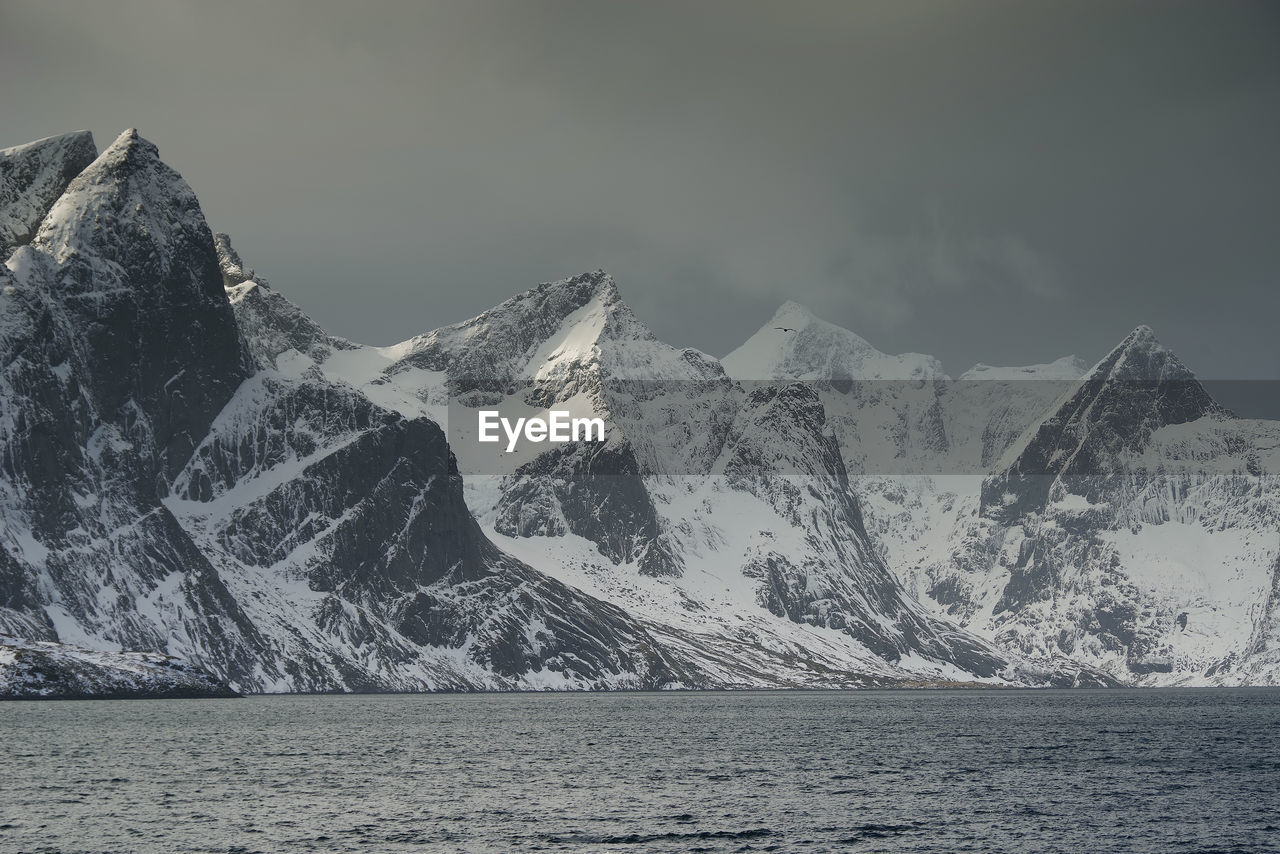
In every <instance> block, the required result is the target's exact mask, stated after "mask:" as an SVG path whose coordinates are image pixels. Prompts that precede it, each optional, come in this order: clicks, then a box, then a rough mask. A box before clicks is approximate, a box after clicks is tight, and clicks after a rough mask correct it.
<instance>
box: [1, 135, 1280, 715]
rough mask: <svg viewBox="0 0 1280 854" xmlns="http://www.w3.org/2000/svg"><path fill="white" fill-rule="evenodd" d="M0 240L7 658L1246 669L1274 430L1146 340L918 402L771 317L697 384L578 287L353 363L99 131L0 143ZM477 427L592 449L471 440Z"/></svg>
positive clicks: (1272, 523)
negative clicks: (567, 438)
mask: <svg viewBox="0 0 1280 854" xmlns="http://www.w3.org/2000/svg"><path fill="white" fill-rule="evenodd" d="M0 256H3V257H4V258H5V263H4V265H3V266H0V366H2V369H0V407H2V408H0V635H5V636H8V638H9V641H8V642H9V643H10V644H11V645H12V646H14V647H15V648H18V647H21V648H24V649H34V648H36V647H35V646H33V645H38V646H39V649H41V650H46V651H47V650H52V649H57V648H58V645H62V646H64V647H65V648H66V649H67V650H73V649H75V650H80V651H81V652H80V653H76V654H87V653H84V651H85V650H89V651H97V652H98V653H101V654H102V655H103V656H109V655H115V654H119V653H121V652H122V651H144V652H147V653H162V654H164V655H169V656H175V657H177V658H179V659H182V660H183V661H185V662H188V663H189V664H190V665H191V666H192V667H195V668H199V669H202V670H204V671H207V672H208V673H210V674H212V675H213V676H214V677H216V679H218V680H221V681H222V682H225V683H226V684H227V685H229V686H231V688H233V689H235V690H238V691H242V692H264V691H266V692H272V691H375V690H377V691H422V690H480V689H483V690H514V689H659V688H739V687H863V686H908V685H943V684H956V683H963V684H972V683H986V684H999V685H1034V686H1039V685H1059V686H1073V685H1120V684H1137V685H1166V684H1230V685H1237V684H1277V683H1280V657H1278V655H1277V644H1278V643H1280V613H1278V612H1280V525H1278V524H1277V523H1278V521H1280V520H1278V510H1280V488H1278V487H1280V479H1277V476H1276V472H1278V471H1280V424H1277V423H1276V422H1268V421H1258V420H1252V419H1242V418H1238V417H1236V416H1235V415H1233V414H1232V413H1231V412H1229V411H1227V410H1226V409H1225V408H1223V407H1222V406H1220V405H1218V404H1217V403H1216V402H1215V401H1214V400H1213V399H1212V397H1211V396H1210V395H1209V393H1208V392H1207V391H1206V390H1205V388H1204V387H1203V386H1202V385H1201V384H1200V382H1199V381H1198V380H1197V379H1196V378H1195V376H1194V374H1192V372H1191V371H1190V370H1189V369H1188V368H1187V367H1186V366H1184V365H1183V364H1182V363H1181V362H1180V361H1179V360H1178V359H1177V357H1176V356H1175V355H1174V354H1173V353H1171V352H1170V351H1169V350H1168V349H1166V348H1165V347H1163V346H1162V345H1161V344H1160V343H1159V341H1158V340H1157V339H1156V337H1155V335H1154V334H1153V333H1152V332H1151V330H1149V329H1147V328H1146V327H1140V328H1138V329H1137V330H1135V331H1134V332H1133V333H1132V334H1131V335H1129V336H1128V337H1127V338H1126V339H1125V340H1124V341H1122V342H1121V343H1120V344H1119V345H1118V346H1117V347H1116V348H1115V349H1114V350H1113V351H1112V352H1111V353H1109V354H1108V355H1107V356H1106V357H1105V358H1103V359H1102V360H1101V361H1100V362H1098V363H1097V364H1096V365H1092V366H1090V365H1088V364H1086V363H1083V362H1081V361H1080V360H1078V359H1075V358H1073V357H1067V358H1064V359H1060V360H1058V361H1056V362H1053V363H1051V364H1047V365H1033V366H1025V367H1013V368H1001V367H991V366H985V365H980V366H977V367H975V368H974V369H972V370H971V371H968V372H966V373H965V374H963V375H961V376H960V377H959V378H958V379H954V380H953V379H952V378H950V377H948V376H947V375H946V374H945V373H944V372H943V370H942V366H941V365H940V363H939V362H938V361H937V360H936V359H934V358H932V357H930V356H925V355H920V354H904V355H888V354H885V353H881V352H880V351H878V350H876V349H875V348H874V347H872V346H871V345H870V344H869V343H868V342H867V341H865V340H864V339H862V338H860V337H859V336H858V335H856V334H854V333H852V332H850V331H848V330H845V329H842V328H840V327H838V326H835V325H833V324H830V323H828V322H826V321H823V320H821V319H818V318H816V317H814V316H813V315H812V314H811V313H809V312H808V311H806V310H805V309H804V308H803V307H802V306H799V305H797V304H795V303H787V304H785V305H783V306H782V308H780V309H779V311H778V313H777V314H776V315H775V316H774V317H773V318H772V319H771V320H770V321H769V322H768V323H766V324H765V326H764V327H762V329H761V330H760V331H759V332H757V333H756V334H755V335H753V336H752V337H751V338H750V339H749V340H748V341H747V342H745V343H744V344H743V345H742V346H741V347H740V348H738V349H737V350H735V351H734V352H733V353H731V354H729V355H728V356H726V357H725V358H724V359H722V360H717V359H715V358H713V357H711V356H708V355H707V354H705V353H701V352H699V351H697V350H692V349H680V348H675V347H671V346H669V345H667V344H665V343H663V342H662V341H660V340H659V339H658V338H657V337H656V336H654V334H653V333H652V332H651V331H650V330H649V329H648V328H647V327H646V326H645V324H644V323H643V322H642V321H641V320H640V319H639V318H637V317H636V316H635V315H634V314H633V313H632V312H631V310H630V309H629V308H628V307H627V306H626V304H625V303H624V302H623V300H622V297H621V294H620V292H619V289H618V287H617V285H616V284H615V282H614V281H613V279H612V278H611V277H610V276H609V275H608V274H606V273H604V272H602V271H594V272H590V273H586V274H583V275H578V276H574V277H572V278H568V279H564V280H562V281H558V282H552V283H546V284H541V285H538V286H536V287H534V288H532V289H530V290H527V291H524V292H522V293H519V294H517V295H516V296H513V297H512V298H511V299H509V300H507V301H506V302H504V303H502V304H501V305H498V306H495V307H494V308H492V309H490V310H489V311H486V312H484V313H483V314H481V315H479V316H478V317H475V318H473V319H471V320H467V321H464V322H462V323H458V324H454V325H451V326H444V327H441V328H437V329H434V330H431V331H427V332H424V333H423V334H421V335H418V336H415V337H414V338H411V339H409V340H408V341H405V342H402V343H400V344H397V345H393V346H390V347H372V346H365V345H361V344H357V343H354V342H350V341H347V340H344V339H342V338H339V337H336V336H333V335H330V334H329V333H327V332H326V331H325V330H324V329H322V328H321V327H320V326H319V325H318V324H316V323H315V322H314V321H312V320H311V319H310V318H308V317H307V316H306V314H305V313H304V312H303V311H302V310H301V309H299V308H298V306H296V305H295V304H293V303H292V302H290V301H289V300H288V299H287V298H286V297H285V296H284V295H282V294H280V293H279V292H278V291H276V290H275V289H273V288H272V287H271V286H270V285H269V283H268V282H267V281H265V280H264V278H263V277H261V276H259V275H258V274H256V273H255V272H252V271H250V270H249V269H248V268H247V267H246V265H245V264H244V263H243V262H242V261H241V259H240V257H239V256H238V255H237V253H236V251H235V249H234V248H233V246H232V243H231V240H230V238H228V237H227V236H226V235H222V234H214V233H213V232H212V231H211V230H210V228H209V226H208V224H207V223H206V221H205V218H204V215H203V213H202V212H201V210H200V206H199V202H198V201H197V199H196V196H195V194H194V193H193V191H192V190H191V188H190V187H189V186H188V185H187V184H186V182H185V181H184V180H183V179H182V178H181V177H180V176H179V175H178V174H177V173H176V172H174V170H172V169H171V168H170V167H168V166H167V165H165V164H164V163H163V161H161V160H160V157H159V153H158V150H157V149H156V147H155V146H154V145H153V144H151V143H150V142H148V141H146V140H145V139H142V138H141V137H140V136H138V134H137V132H136V131H132V130H130V131H126V132H125V133H124V134H122V135H121V136H120V137H119V138H118V139H117V140H115V142H113V143H112V144H111V145H110V146H109V147H107V148H106V149H105V150H104V151H103V152H102V153H101V154H99V153H98V152H97V149H96V146H95V144H94V142H93V139H92V137H91V136H90V135H89V134H88V133H84V132H81V133H75V134H69V135H66V136H61V137H53V138H50V139H45V140H40V141H37V142H33V143H29V144H27V145H23V146H19V147H17V148H10V149H5V150H3V151H0ZM482 408H485V409H501V410H503V411H509V412H513V413H521V414H524V413H539V412H546V411H547V410H549V409H551V408H555V409H557V410H567V411H570V412H573V413H575V414H584V415H588V414H589V415H591V416H593V417H598V418H600V419H601V420H602V421H603V422H604V423H605V424H606V428H607V429H606V435H605V438H604V440H603V441H601V442H576V443H569V444H563V445H531V446H526V447H524V448H522V449H520V451H519V452H517V453H514V454H509V455H508V454H503V453H501V452H494V451H493V450H492V448H487V447H482V445H481V444H480V443H478V442H477V441H476V435H475V420H474V418H475V413H476V412H478V411H479V410H480V409H482ZM0 639H2V638H0ZM42 654H43V653H42ZM68 654H71V653H70V652H68ZM104 660H105V659H104ZM3 663H4V659H3V658H2V657H0V665H3Z"/></svg>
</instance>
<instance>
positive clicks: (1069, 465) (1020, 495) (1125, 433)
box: [982, 326, 1229, 520]
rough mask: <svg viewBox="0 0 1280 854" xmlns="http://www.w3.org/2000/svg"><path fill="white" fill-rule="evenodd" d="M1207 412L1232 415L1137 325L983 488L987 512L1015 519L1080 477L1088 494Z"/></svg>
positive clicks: (1102, 488)
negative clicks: (1164, 430) (1128, 459)
mask: <svg viewBox="0 0 1280 854" xmlns="http://www.w3.org/2000/svg"><path fill="white" fill-rule="evenodd" d="M1206 415H1220V416H1223V417H1227V416H1228V415H1229V413H1227V412H1226V411H1225V410H1223V409H1222V407H1220V406H1219V405H1218V404H1217V403H1216V402H1215V401H1214V400H1213V398H1211V397H1210V396H1209V393H1208V392H1206V391H1205V390H1204V386H1202V385H1201V384H1200V382H1199V381H1198V380H1197V379H1196V378H1195V375H1194V374H1192V373H1191V371H1190V370H1188V369H1187V367H1186V366H1185V365H1183V364H1182V362H1180V361H1179V360H1178V358H1177V357H1176V356H1175V355H1174V354H1173V353H1171V352H1170V351H1169V350H1167V349H1165V348H1164V347H1163V346H1161V345H1160V343H1159V342H1158V341H1157V340H1156V338H1155V335H1154V334H1153V333H1152V331H1151V330H1150V329H1149V328H1148V327H1145V326H1141V327H1139V328H1138V329H1136V330H1134V331H1133V332H1132V333H1131V334H1130V335H1129V336H1128V337H1127V338H1126V339H1125V340H1124V341H1122V342H1121V343H1120V345H1119V346H1118V347H1116V348H1115V349H1114V350H1112V351H1111V353H1110V354H1108V356H1107V357H1106V358H1105V359H1103V360H1102V361H1101V362H1100V363H1099V364H1098V365H1097V366H1096V367H1095V368H1094V369H1093V370H1092V371H1091V372H1090V373H1089V374H1088V375H1087V376H1085V378H1084V379H1083V380H1082V382H1081V385H1080V388H1079V389H1078V390H1077V391H1076V392H1075V394H1074V395H1072V396H1071V397H1070V398H1069V399H1068V400H1067V401H1066V402H1065V403H1064V404H1063V405H1062V406H1061V407H1059V408H1058V410H1057V411H1056V412H1055V413H1053V415H1051V416H1050V417H1049V418H1047V419H1045V420H1044V421H1043V422H1041V424H1040V425H1039V426H1038V427H1037V428H1036V429H1035V431H1034V433H1033V435H1031V436H1030V437H1029V441H1027V442H1026V444H1025V446H1024V448H1023V450H1022V452H1021V453H1020V454H1019V455H1018V457H1017V459H1016V460H1015V461H1014V462H1013V463H1012V464H1011V465H1010V466H1009V467H1008V468H1006V469H1005V470H1004V471H1002V472H999V473H997V474H996V475H995V476H994V477H992V478H990V479H989V480H988V481H987V482H986V483H985V484H984V485H983V489H982V512H983V513H984V515H988V516H991V517H992V518H996V519H1006V520H1007V519H1014V518H1017V517H1018V516H1020V515H1021V514H1023V513H1026V512H1035V511H1037V510H1039V509H1042V508H1043V506H1044V504H1045V501H1046V500H1047V498H1048V496H1049V492H1050V489H1051V488H1052V487H1053V486H1054V484H1055V483H1065V484H1076V485H1079V486H1081V487H1082V488H1083V489H1084V493H1083V494H1084V496H1085V497H1086V498H1096V497H1097V496H1098V495H1100V494H1102V492H1104V491H1105V490H1106V489H1107V488H1108V483H1109V480H1108V478H1107V477H1106V476H1107V475H1114V474H1121V473H1122V472H1120V471H1119V470H1118V466H1119V463H1118V458H1119V457H1120V455H1121V454H1123V453H1125V452H1130V453H1131V452H1135V451H1138V450H1140V449H1141V448H1142V447H1143V446H1144V445H1145V443H1146V442H1147V440H1148V439H1149V438H1150V437H1151V434H1152V433H1153V432H1154V431H1155V430H1157V429H1159V428H1160V427H1164V426H1167V425H1170V424H1185V423H1187V422H1189V421H1195V420H1196V419H1198V418H1202V417H1204V416H1206Z"/></svg>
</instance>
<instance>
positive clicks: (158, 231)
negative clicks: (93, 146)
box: [32, 128, 222, 297]
mask: <svg viewBox="0 0 1280 854" xmlns="http://www.w3.org/2000/svg"><path fill="white" fill-rule="evenodd" d="M32 243H33V245H35V246H37V247H38V248H41V249H43V250H44V251H47V252H48V253H49V254H50V255H51V256H53V258H54V259H55V260H57V261H59V262H64V261H66V260H68V259H70V258H72V257H76V256H78V257H81V258H82V259H84V260H86V261H87V260H88V259H90V258H97V259H99V260H100V261H102V262H114V263H115V264H116V265H118V267H115V268H113V267H111V266H110V265H103V264H101V263H98V262H92V263H95V264H96V266H97V271H98V273H99V274H100V275H99V276H98V278H97V279H96V281H95V283H94V285H93V286H94V287H97V288H101V287H103V286H104V284H105V283H106V282H109V281H111V280H112V279H115V278H118V277H119V275H120V273H121V270H120V268H121V267H123V268H132V269H133V270H134V271H135V272H142V271H143V270H144V269H145V270H147V271H149V272H148V273H147V275H144V276H140V277H138V278H137V279H136V280H135V281H156V282H158V281H159V280H160V279H162V278H163V274H165V273H167V271H168V270H169V269H170V266H171V265H172V264H173V263H175V262H178V261H180V260H182V259H184V258H188V257H189V255H188V250H189V249H194V250H195V251H196V252H197V253H198V255H199V256H200V258H201V261H202V262H203V261H204V260H206V259H207V260H208V261H209V262H210V263H216V255H215V253H214V249H213V237H212V235H211V234H210V232H209V227H208V226H207V225H206V224H205V220H204V214H203V212H202V211H201V210H200V202H199V201H198V200H197V199H196V196H195V193H194V192H192V190H191V187H189V186H188V185H187V182H186V181H184V180H183V179H182V176H181V175H179V174H178V173H177V172H176V171H174V170H173V169H172V168H171V167H169V166H168V165H166V164H165V163H163V162H162V161H161V160H160V151H159V149H158V148H157V147H156V146H155V145H154V144H153V143H151V142H149V141H148V140H146V139H144V138H142V137H141V136H139V135H138V132H137V130H135V129H132V128H131V129H129V130H126V131H125V132H124V133H122V134H120V136H118V137H117V138H116V140H115V141H114V142H113V143H111V145H110V146H108V147H107V149H106V150H105V151H103V152H102V154H100V155H99V156H98V158H97V159H96V160H94V161H93V162H92V163H90V164H89V165H88V166H87V167H86V168H85V169H84V170H83V171H82V172H81V173H80V174H79V175H78V176H76V178H75V180H73V181H71V183H70V184H68V185H67V188H66V190H65V191H64V192H63V193H62V195H61V196H60V197H59V198H58V200H57V202H56V203H54V205H53V207H52V208H50V210H49V213H48V214H47V215H46V216H45V218H44V221H43V222H42V223H41V225H40V230H39V231H38V232H37V233H36V236H35V238H34V240H33V241H32ZM217 284H218V288H217V292H216V296H218V297H221V293H222V288H221V282H220V281H219V282H217ZM214 295H215V294H211V296H214Z"/></svg>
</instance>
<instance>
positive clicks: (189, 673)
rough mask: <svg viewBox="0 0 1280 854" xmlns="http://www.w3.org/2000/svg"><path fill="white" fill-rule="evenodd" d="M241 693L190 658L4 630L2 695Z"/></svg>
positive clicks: (126, 696) (0, 651)
mask: <svg viewBox="0 0 1280 854" xmlns="http://www.w3.org/2000/svg"><path fill="white" fill-rule="evenodd" d="M236 696H239V695H238V694H236V692H235V691H233V690H231V688H230V687H229V686H228V685H227V684H226V683H225V682H222V681H220V680H219V679H217V678H216V677H214V676H213V675H212V674H209V673H206V672H204V671H202V670H200V669H198V668H195V667H192V666H190V665H188V664H187V663H185V662H183V661H180V660H178V659H176V658H172V657H170V656H167V655H162V654H160V653H155V652H103V651H101V650H91V649H83V648H81V647H75V646H69V645H67V644H60V643H51V642H49V641H24V640H18V639H16V638H7V637H4V636H0V700H66V699H158V698H196V697H236Z"/></svg>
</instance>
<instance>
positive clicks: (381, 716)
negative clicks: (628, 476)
mask: <svg viewBox="0 0 1280 854" xmlns="http://www.w3.org/2000/svg"><path fill="white" fill-rule="evenodd" d="M1278 725H1280V690H1272V689H1257V690H1186V691H1181V690H1167V691H1075V692H1071V691H1039V692H1035V691H915V692H909V691H885V692H872V691H868V692H814V693H809V692H784V693H673V694H555V695H548V694H541V695H531V694H523V695H510V694H509V695H498V694H490V695H469V696H422V695H418V696H347V697H254V698H248V699H243V700H212V701H195V700H193V701H173V700H170V701H165V700H156V701H99V702H53V703H0V757H2V759H3V765H2V766H0V767H2V769H3V770H2V772H0V773H2V777H0V850H5V851H24V852H26V851H60V852H71V851H94V852H97V851H113V852H114V851H120V852H132V851H191V852H195V851H221V852H250V851H281V850H283V851H423V850H426V851H431V850H440V851H455V850H456V851H468V852H472V851H495V852H505V851H679V852H685V851H786V852H790V851H991V850H1005V851H1020V850H1026V851H1045V850H1058V851H1087V852H1090V854H1097V852H1107V851H1152V852H1156V851H1159V852H1165V851H1241V852H1256V851H1280V726H1278Z"/></svg>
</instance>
